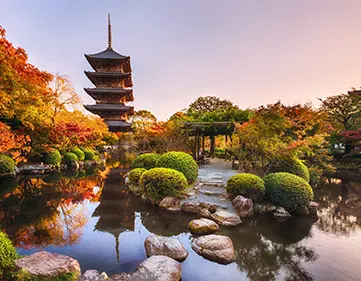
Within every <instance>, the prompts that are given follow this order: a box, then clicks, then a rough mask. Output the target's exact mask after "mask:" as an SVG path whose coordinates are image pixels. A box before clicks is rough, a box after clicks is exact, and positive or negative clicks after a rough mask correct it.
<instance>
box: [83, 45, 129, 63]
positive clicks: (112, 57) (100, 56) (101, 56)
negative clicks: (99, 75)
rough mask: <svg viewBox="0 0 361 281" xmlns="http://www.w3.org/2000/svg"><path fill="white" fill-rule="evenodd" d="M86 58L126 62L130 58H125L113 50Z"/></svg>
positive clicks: (109, 49) (89, 55) (106, 50)
mask: <svg viewBox="0 0 361 281" xmlns="http://www.w3.org/2000/svg"><path fill="white" fill-rule="evenodd" d="M85 57H86V58H87V59H88V58H90V59H100V60H103V59H105V60H108V59H109V60H126V59H129V58H130V57H129V56H123V55H121V54H119V53H117V52H116V51H114V50H113V49H112V48H109V47H108V48H106V49H105V50H104V51H102V52H99V53H96V54H85Z"/></svg>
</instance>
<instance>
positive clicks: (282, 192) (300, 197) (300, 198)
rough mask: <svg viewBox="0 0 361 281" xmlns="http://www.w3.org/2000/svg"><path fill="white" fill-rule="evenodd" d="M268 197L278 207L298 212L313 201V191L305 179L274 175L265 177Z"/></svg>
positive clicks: (284, 174)
mask: <svg viewBox="0 0 361 281" xmlns="http://www.w3.org/2000/svg"><path fill="white" fill-rule="evenodd" d="M263 180H264V183H265V187H266V196H267V197H268V198H269V199H270V200H271V202H272V203H273V204H275V205H277V206H281V207H283V208H285V209H286V210H288V211H291V212H293V211H296V210H297V209H298V208H302V207H305V206H307V205H308V203H309V202H310V201H311V200H312V199H313V190H312V188H311V186H310V185H309V184H308V182H306V181H305V180H304V179H303V178H301V177H299V176H296V175H293V174H290V173H285V172H280V173H272V174H268V175H267V176H265V177H264V179H263Z"/></svg>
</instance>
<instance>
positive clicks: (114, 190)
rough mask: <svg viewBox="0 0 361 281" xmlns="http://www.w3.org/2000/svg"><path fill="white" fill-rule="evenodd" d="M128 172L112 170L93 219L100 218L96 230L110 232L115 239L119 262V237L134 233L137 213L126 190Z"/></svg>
mask: <svg viewBox="0 0 361 281" xmlns="http://www.w3.org/2000/svg"><path fill="white" fill-rule="evenodd" d="M127 171H128V170H123V169H112V170H111V171H110V173H109V175H108V178H107V179H106V181H105V184H104V187H103V191H102V195H101V198H100V205H99V206H98V207H97V208H96V209H95V211H94V213H93V217H99V220H98V222H97V224H96V225H95V229H96V230H98V231H102V232H108V233H110V234H112V235H113V236H114V237H115V250H116V257H117V261H118V262H119V235H120V234H121V233H123V232H125V231H134V221H135V212H134V209H133V208H131V207H130V200H131V198H130V197H129V194H128V191H127V189H126V188H125V177H124V176H125V174H126V172H127Z"/></svg>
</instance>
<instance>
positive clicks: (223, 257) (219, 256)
mask: <svg viewBox="0 0 361 281" xmlns="http://www.w3.org/2000/svg"><path fill="white" fill-rule="evenodd" d="M192 249H193V250H194V251H195V252H196V253H197V254H198V255H201V256H203V257H204V258H206V259H208V260H211V261H215V262H218V263H221V264H229V263H231V262H233V261H234V260H235V254H234V247H233V243H232V240H231V239H230V238H229V237H227V236H223V235H215V234H210V235H205V236H200V237H198V238H195V239H194V240H193V241H192Z"/></svg>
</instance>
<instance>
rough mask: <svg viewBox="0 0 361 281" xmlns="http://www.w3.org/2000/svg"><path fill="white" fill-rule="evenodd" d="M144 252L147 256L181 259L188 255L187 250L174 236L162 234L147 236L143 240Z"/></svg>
mask: <svg viewBox="0 0 361 281" xmlns="http://www.w3.org/2000/svg"><path fill="white" fill-rule="evenodd" d="M144 247H145V252H146V254H147V256H148V257H149V256H158V255H162V256H167V257H170V258H172V259H175V260H178V261H183V260H185V259H186V258H187V256H188V251H187V250H186V249H185V248H184V246H183V245H182V243H181V242H180V241H179V240H178V239H175V238H169V237H162V236H156V235H153V236H149V237H147V239H145V241H144Z"/></svg>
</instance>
